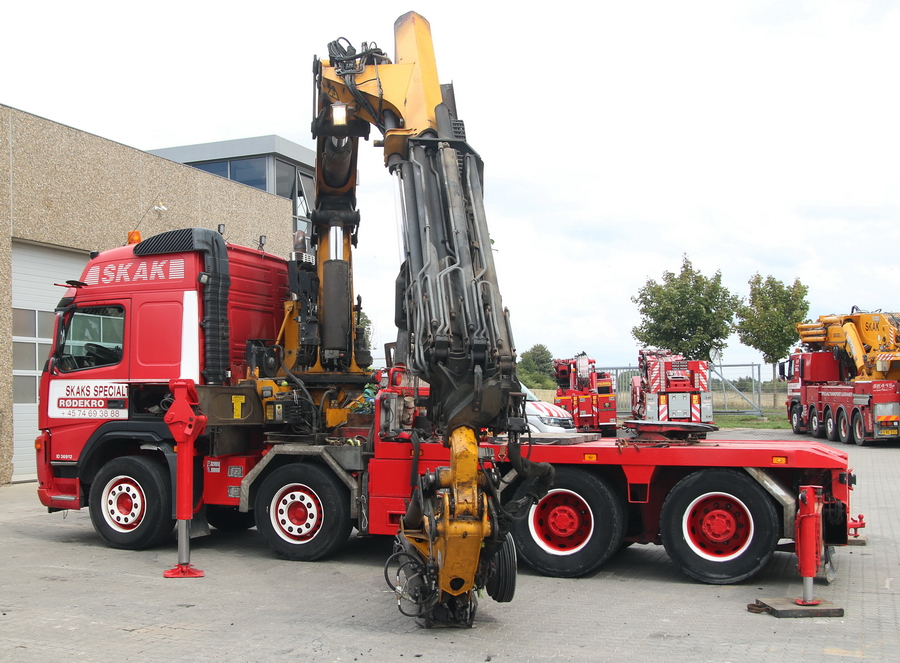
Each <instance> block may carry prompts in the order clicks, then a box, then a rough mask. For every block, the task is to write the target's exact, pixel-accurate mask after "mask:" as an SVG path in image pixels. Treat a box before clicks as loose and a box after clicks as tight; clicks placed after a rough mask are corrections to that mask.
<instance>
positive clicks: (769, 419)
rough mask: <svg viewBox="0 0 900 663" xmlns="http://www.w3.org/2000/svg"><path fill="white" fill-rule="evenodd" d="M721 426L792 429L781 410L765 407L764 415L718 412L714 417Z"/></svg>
mask: <svg viewBox="0 0 900 663" xmlns="http://www.w3.org/2000/svg"><path fill="white" fill-rule="evenodd" d="M713 418H714V419H715V422H716V426H718V427H719V428H766V429H770V430H790V429H791V422H790V421H788V418H787V414H786V413H785V412H784V411H783V410H781V409H778V410H772V409H763V416H762V417H756V416H753V415H751V414H716V415H714V417H713Z"/></svg>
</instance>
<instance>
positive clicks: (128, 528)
mask: <svg viewBox="0 0 900 663" xmlns="http://www.w3.org/2000/svg"><path fill="white" fill-rule="evenodd" d="M101 504H102V508H103V519H104V520H105V521H106V524H107V525H109V526H110V527H111V528H112V529H114V530H115V531H117V532H132V531H134V530H136V529H137V528H138V527H140V526H141V523H142V522H143V521H144V513H145V510H146V506H147V500H146V498H145V497H144V491H143V489H142V488H141V485H140V484H139V483H138V482H137V481H135V480H134V479H133V478H132V477H129V476H125V475H121V476H117V477H113V478H112V479H110V480H109V482H108V483H107V484H106V486H104V488H103V497H102V501H101Z"/></svg>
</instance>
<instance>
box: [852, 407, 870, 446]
mask: <svg viewBox="0 0 900 663" xmlns="http://www.w3.org/2000/svg"><path fill="white" fill-rule="evenodd" d="M853 441H854V442H856V443H857V444H858V445H859V446H861V447H864V446H866V445H867V444H868V443H869V441H868V440H867V439H866V429H865V426H863V418H862V415H861V414H860V413H859V412H854V413H853Z"/></svg>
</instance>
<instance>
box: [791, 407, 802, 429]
mask: <svg viewBox="0 0 900 663" xmlns="http://www.w3.org/2000/svg"><path fill="white" fill-rule="evenodd" d="M791 430H792V431H793V432H794V435H802V434H803V433H804V432H805V431H804V430H803V418H802V416H801V415H800V405H799V404H797V403H794V405H793V406H792V407H791Z"/></svg>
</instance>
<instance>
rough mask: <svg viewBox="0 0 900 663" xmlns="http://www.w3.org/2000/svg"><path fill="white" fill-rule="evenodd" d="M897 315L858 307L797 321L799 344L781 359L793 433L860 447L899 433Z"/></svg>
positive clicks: (899, 392)
mask: <svg viewBox="0 0 900 663" xmlns="http://www.w3.org/2000/svg"><path fill="white" fill-rule="evenodd" d="M898 327H900V316H898V314H896V313H890V312H887V313H886V312H882V311H874V312H868V311H863V310H861V309H859V308H857V307H856V306H854V307H853V308H852V309H851V311H850V313H849V315H833V314H832V315H822V316H819V319H818V320H817V321H816V322H808V323H801V324H798V325H797V333H798V334H799V335H800V340H801V342H802V343H803V348H802V349H798V350H797V351H795V352H794V354H792V355H791V357H790V358H789V359H788V360H786V361H784V362H782V363H781V374H782V377H783V378H784V379H786V380H787V381H788V398H787V402H786V405H787V414H788V418H789V419H790V421H791V428H792V429H793V431H794V433H798V434H799V433H804V432H807V431H808V432H809V433H811V434H812V436H813V437H827V438H828V439H829V440H832V441H836V440H838V439H840V440H842V441H843V442H844V443H846V444H852V443H854V442H855V443H856V444H859V445H865V444H868V443H869V442H872V441H877V440H882V439H896V437H897V435H898V434H900V346H898V338H897V337H898Z"/></svg>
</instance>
